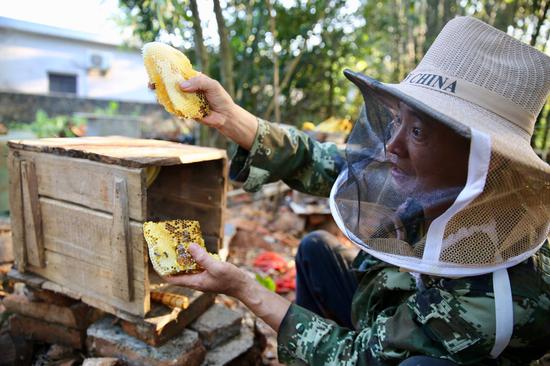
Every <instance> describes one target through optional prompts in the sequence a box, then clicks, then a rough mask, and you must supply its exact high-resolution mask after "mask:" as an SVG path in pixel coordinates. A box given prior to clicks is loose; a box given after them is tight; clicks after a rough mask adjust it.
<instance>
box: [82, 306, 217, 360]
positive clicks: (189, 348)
mask: <svg viewBox="0 0 550 366" xmlns="http://www.w3.org/2000/svg"><path fill="white" fill-rule="evenodd" d="M87 335H88V337H87V339H86V346H87V349H88V352H89V353H90V355H92V356H94V357H99V356H101V357H116V358H119V359H121V360H123V361H125V362H127V363H129V364H130V365H135V366H142V365H143V366H146V365H156V366H175V365H189V366H195V365H201V363H202V361H203V359H204V355H205V352H206V351H205V349H204V346H203V345H202V343H201V341H200V339H199V335H198V334H197V333H196V332H194V331H192V330H189V329H185V330H183V332H182V333H181V334H180V335H179V336H178V337H175V338H172V339H171V340H169V341H168V342H166V343H165V344H163V345H162V346H160V347H152V346H150V345H148V344H146V343H143V342H142V341H140V340H139V339H136V338H134V337H131V336H129V335H127V334H126V333H124V332H123V331H122V329H121V328H120V327H119V326H118V325H115V324H114V318H111V317H105V318H104V319H101V320H99V321H97V322H95V323H94V324H92V325H91V326H90V327H89V328H88V330H87Z"/></svg>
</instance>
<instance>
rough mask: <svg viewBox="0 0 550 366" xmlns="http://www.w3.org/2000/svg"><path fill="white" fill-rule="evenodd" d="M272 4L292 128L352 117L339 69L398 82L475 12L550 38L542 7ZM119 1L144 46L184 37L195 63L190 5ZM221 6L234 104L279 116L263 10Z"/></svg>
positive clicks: (534, 37) (213, 55)
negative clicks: (451, 23) (460, 18)
mask: <svg viewBox="0 0 550 366" xmlns="http://www.w3.org/2000/svg"><path fill="white" fill-rule="evenodd" d="M270 1H271V3H272V5H273V9H274V12H275V24H276V35H275V39H276V42H277V45H278V46H279V47H278V51H277V57H278V61H279V73H280V83H281V85H280V100H279V101H278V103H279V104H280V110H281V119H282V121H284V122H285V123H289V124H294V125H296V126H300V125H301V124H302V122H303V121H306V120H310V121H313V122H319V121H323V120H325V119H326V118H328V117H331V116H334V117H339V118H351V119H354V118H355V116H357V114H358V111H359V108H360V106H361V105H362V102H363V101H362V97H361V95H360V93H359V92H358V90H357V88H356V87H355V86H354V85H353V84H352V83H350V82H349V81H348V80H347V79H346V78H345V77H344V76H343V73H342V72H343V70H344V69H346V68H349V69H352V70H355V71H359V72H363V73H365V74H367V75H369V76H371V77H373V78H375V79H378V80H380V81H382V82H399V81H400V80H402V78H403V77H404V76H405V75H406V74H407V73H408V72H410V71H411V70H413V69H414V67H415V65H417V64H418V62H419V61H420V60H421V59H422V57H423V55H424V53H425V52H426V51H427V49H428V48H429V46H430V45H431V44H432V42H433V40H434V39H435V37H436V36H437V34H438V33H439V32H440V30H441V28H442V27H443V26H444V24H445V23H446V22H447V21H448V20H450V19H452V18H453V17H455V16H457V15H472V16H474V17H477V18H479V19H482V20H483V21H485V22H488V23H489V24H492V25H494V26H495V27H497V28H499V29H501V30H503V31H510V29H513V30H514V33H513V34H514V36H515V37H518V38H520V39H521V40H522V41H524V42H527V43H530V44H532V45H533V46H535V47H538V48H539V49H541V50H544V49H545V46H546V44H547V43H548V42H549V37H550V31H549V30H548V29H546V28H544V27H542V28H541V26H542V25H543V23H544V21H545V19H547V18H548V13H544V7H545V4H546V2H544V1H539V0H391V1H387V0H368V1H366V0H365V1H358V2H356V4H358V6H357V7H355V8H353V5H351V4H352V3H354V2H350V1H345V0H317V1H305V0H294V1H280V0H270ZM119 3H120V6H121V8H122V9H123V10H125V17H124V19H125V24H127V25H131V26H133V29H134V32H135V35H136V36H137V37H138V38H139V39H140V40H141V41H143V42H148V41H152V40H157V39H159V37H160V36H161V35H167V34H170V35H173V36H175V37H180V38H181V39H182V45H183V46H182V47H180V49H181V50H182V51H184V53H185V54H186V55H187V56H188V57H189V58H190V60H191V62H192V63H193V64H194V65H197V64H198V60H197V57H196V52H195V47H194V46H195V45H194V42H195V39H194V37H193V35H194V31H193V27H192V17H191V10H190V8H189V1H188V0H155V1H153V0H120V2H119ZM224 5H225V7H224ZM222 7H224V9H223V14H224V18H225V24H226V27H227V28H228V31H229V34H230V35H229V40H230V45H231V48H232V54H233V73H234V74H233V79H234V81H235V89H236V90H235V101H236V102H237V103H238V104H239V105H241V106H242V107H244V108H245V109H247V110H249V111H250V112H252V113H253V114H255V115H258V116H261V117H264V118H267V119H272V118H273V113H272V112H271V113H267V112H268V111H269V110H270V104H272V100H273V88H272V85H273V75H274V73H273V64H274V59H273V35H271V33H270V32H269V29H270V27H269V23H270V14H269V11H268V7H267V4H266V2H265V1H262V0H232V1H229V0H227V1H225V2H222ZM212 18H213V17H212ZM203 25H204V24H203ZM537 29H538V30H539V31H540V32H538V31H537ZM206 47H207V49H208V51H209V69H208V70H202V71H203V72H205V73H207V74H208V75H210V76H211V77H213V78H216V79H218V80H220V77H221V75H220V70H221V68H222V65H223V61H224V60H223V59H221V57H220V51H219V46H218V45H217V44H215V43H212V42H210V43H208V44H206ZM546 52H548V51H546ZM285 80H286V83H283V81H285ZM548 108H549V107H548V106H547V107H546V110H547V109H548ZM271 110H272V109H271ZM546 116H548V113H547V114H546ZM549 128H550V126H549V123H548V117H545V118H539V120H538V124H537V129H536V136H535V138H534V139H533V143H534V144H536V146H537V147H539V146H541V147H542V148H543V149H544V148H548V144H547V138H548V129H549Z"/></svg>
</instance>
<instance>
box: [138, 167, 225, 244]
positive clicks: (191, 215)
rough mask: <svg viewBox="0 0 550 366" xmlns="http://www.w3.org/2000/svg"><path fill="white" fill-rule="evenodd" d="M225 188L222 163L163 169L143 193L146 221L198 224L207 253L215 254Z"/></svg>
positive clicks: (221, 225) (218, 238) (221, 230)
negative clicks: (146, 208) (187, 220)
mask: <svg viewBox="0 0 550 366" xmlns="http://www.w3.org/2000/svg"><path fill="white" fill-rule="evenodd" d="M226 184H227V172H226V170H225V159H218V160H215V161H208V162H200V163H193V164H185V165H179V166H174V167H163V168H162V169H161V172H160V174H159V176H158V177H157V180H155V182H154V183H153V185H152V186H151V187H149V189H148V191H147V198H148V218H149V219H152V220H168V219H191V220H198V221H199V222H200V225H201V231H202V233H203V236H204V237H205V239H207V240H206V242H207V248H208V250H209V251H212V252H217V251H218V248H219V245H220V242H221V238H222V237H223V211H224V207H225V190H226ZM214 238H216V239H214Z"/></svg>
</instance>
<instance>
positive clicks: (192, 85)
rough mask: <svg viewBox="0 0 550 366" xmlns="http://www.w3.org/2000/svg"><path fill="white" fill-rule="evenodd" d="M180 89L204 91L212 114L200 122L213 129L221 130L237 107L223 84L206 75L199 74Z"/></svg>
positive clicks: (153, 86) (151, 87) (152, 85)
mask: <svg viewBox="0 0 550 366" xmlns="http://www.w3.org/2000/svg"><path fill="white" fill-rule="evenodd" d="M148 86H149V88H150V89H155V84H154V83H149V84H148ZM180 89H181V90H182V91H184V92H187V93H191V92H196V91H202V92H203V93H204V96H205V97H206V99H207V100H208V104H209V105H210V113H209V114H208V115H207V116H206V117H204V118H202V119H200V122H202V123H204V124H205V125H207V126H209V127H213V128H220V127H221V126H223V125H224V124H225V122H226V121H227V120H228V119H230V118H231V113H232V112H233V111H234V109H235V107H236V105H235V103H234V102H233V99H231V96H230V95H229V94H228V93H227V92H226V91H225V89H224V88H223V87H222V86H221V84H220V83H219V82H218V81H217V80H214V79H212V78H209V77H208V76H206V75H204V74H199V75H197V76H195V77H193V78H191V79H189V80H186V81H183V82H181V83H180Z"/></svg>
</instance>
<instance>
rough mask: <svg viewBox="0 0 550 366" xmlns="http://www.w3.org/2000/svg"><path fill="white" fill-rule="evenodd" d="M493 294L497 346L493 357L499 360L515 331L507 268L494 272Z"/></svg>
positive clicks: (492, 354)
mask: <svg viewBox="0 0 550 366" xmlns="http://www.w3.org/2000/svg"><path fill="white" fill-rule="evenodd" d="M493 292H494V294H495V318H496V330H495V345H494V346H493V349H492V350H491V353H490V355H491V357H492V358H497V357H498V356H499V355H500V354H501V353H502V351H504V349H505V348H506V346H507V345H508V343H509V342H510V338H511V337H512V332H513V330H514V303H513V302H512V290H511V288H510V279H509V278H508V270H507V269H506V268H503V269H499V270H497V271H495V272H493Z"/></svg>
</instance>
